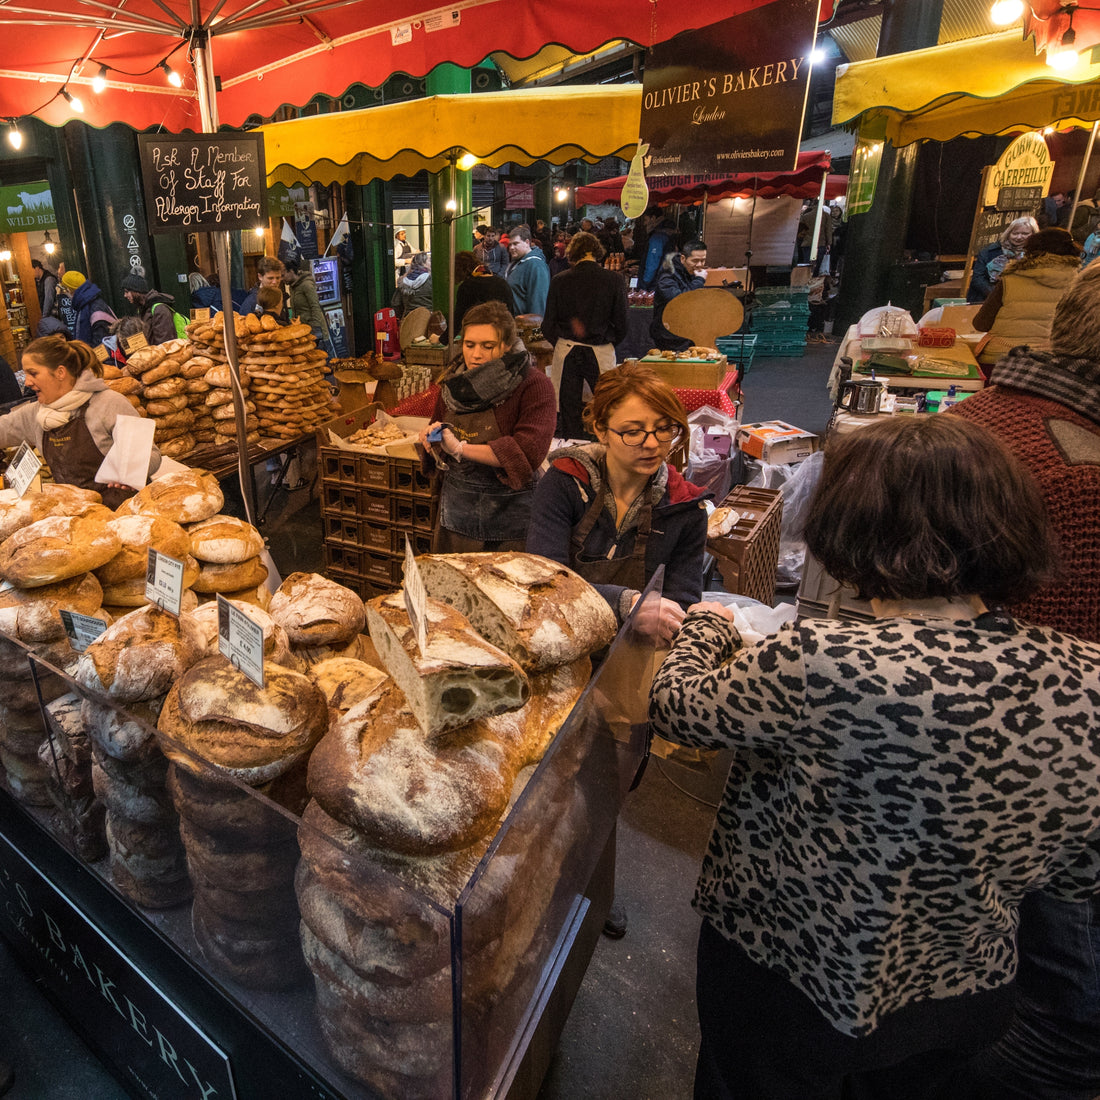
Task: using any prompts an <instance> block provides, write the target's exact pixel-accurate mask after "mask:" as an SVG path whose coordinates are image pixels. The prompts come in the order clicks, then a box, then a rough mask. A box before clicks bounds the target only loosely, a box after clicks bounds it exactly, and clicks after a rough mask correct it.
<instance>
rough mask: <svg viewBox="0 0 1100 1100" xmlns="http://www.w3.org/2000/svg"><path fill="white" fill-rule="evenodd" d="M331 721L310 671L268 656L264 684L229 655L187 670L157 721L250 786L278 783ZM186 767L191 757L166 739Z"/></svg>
mask: <svg viewBox="0 0 1100 1100" xmlns="http://www.w3.org/2000/svg"><path fill="white" fill-rule="evenodd" d="M327 727H328V708H327V707H326V706H325V697H324V696H323V695H322V694H321V691H320V689H319V688H318V687H317V686H316V685H315V684H314V683H313V682H312V681H310V680H309V679H308V678H307V677H305V676H302V675H301V674H300V673H297V672H291V671H290V670H289V669H285V668H282V667H281V666H279V665H275V664H271V663H270V662H265V663H264V687H262V688H261V687H259V686H258V685H257V684H254V683H253V682H252V681H251V680H250V679H249V678H248V677H247V676H245V675H244V673H243V672H240V671H238V670H237V669H236V668H234V667H233V665H231V664H230V663H229V661H227V660H226V659H225V658H224V657H221V656H218V657H207V658H206V659H205V660H202V661H199V663H198V664H196V665H195V666H194V667H192V668H191V669H189V670H188V671H187V672H186V673H184V674H183V675H182V676H181V677H180V679H179V680H178V681H177V682H176V683H175V684H174V685H173V687H172V690H171V691H170V692H169V693H168V698H167V699H165V701H164V709H163V710H162V711H161V714H160V721H159V723H158V724H157V728H158V729H159V730H160V731H162V732H163V733H166V734H167V735H168V736H169V737H171V738H172V739H173V740H174V741H176V742H178V743H179V744H180V745H182V746H183V747H184V748H186V749H188V750H189V751H190V752H193V753H195V754H196V755H197V756H200V757H202V758H203V759H204V760H208V761H209V762H210V763H212V764H216V765H217V766H218V767H220V768H223V769H224V770H225V771H227V772H228V773H229V774H230V775H232V776H233V777H234V778H236V779H239V780H240V781H241V782H242V783H248V784H249V785H250V786H257V785H259V784H261V783H267V782H270V781H271V780H272V779H274V778H275V777H276V776H278V775H282V774H283V773H284V772H286V771H289V770H290V769H291V768H292V767H293V766H294V765H295V764H296V763H297V762H298V761H299V760H301V759H303V758H304V757H305V756H306V755H308V753H309V752H310V750H311V749H312V748H313V746H314V745H316V744H317V742H318V740H320V738H321V736H322V735H323V734H324V732H325V730H326V729H327ZM161 748H162V749H163V751H164V753H165V755H167V756H168V757H169V758H171V759H172V760H173V762H174V763H176V764H178V765H179V766H181V767H183V768H194V766H195V764H194V762H193V761H192V760H191V758H190V757H189V756H185V755H184V754H182V753H180V752H178V751H177V750H176V748H175V746H174V745H172V744H170V743H169V742H168V741H166V740H164V741H162V744H161Z"/></svg>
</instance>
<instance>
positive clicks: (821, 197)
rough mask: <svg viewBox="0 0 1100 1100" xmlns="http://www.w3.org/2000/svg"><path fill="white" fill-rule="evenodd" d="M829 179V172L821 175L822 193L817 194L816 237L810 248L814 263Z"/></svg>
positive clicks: (811, 258) (811, 259) (811, 261)
mask: <svg viewBox="0 0 1100 1100" xmlns="http://www.w3.org/2000/svg"><path fill="white" fill-rule="evenodd" d="M828 181H829V173H828V172H826V173H825V175H823V176H822V177H821V193H820V194H819V195H818V196H817V214H816V216H815V217H814V239H813V244H812V247H811V248H810V263H811V264H813V263H814V262H815V261H816V260H817V242H818V238H819V237H820V236H821V214H822V211H823V210H824V209H825V185H826V183H828Z"/></svg>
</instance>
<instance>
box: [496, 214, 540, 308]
mask: <svg viewBox="0 0 1100 1100" xmlns="http://www.w3.org/2000/svg"><path fill="white" fill-rule="evenodd" d="M508 255H509V256H511V257H512V266H511V267H509V268H508V276H507V278H508V285H509V286H510V287H511V288H512V297H513V298H515V300H516V315H517V316H521V315H523V314H525V313H534V314H537V315H538V316H539V317H541V316H542V315H543V314H544V313H545V312H546V294H547V291H549V289H550V268H549V267H547V265H546V257H545V256H544V255H543V254H542V249H541V248H536V247H534V244H533V238H532V236H531V230H530V228H529V227H528V226H526V225H517V226H516V227H515V229H513V230H512V232H511V233H510V234H509V236H508Z"/></svg>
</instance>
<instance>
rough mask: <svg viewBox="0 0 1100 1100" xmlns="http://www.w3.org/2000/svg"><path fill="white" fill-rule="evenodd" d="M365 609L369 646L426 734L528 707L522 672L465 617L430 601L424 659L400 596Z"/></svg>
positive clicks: (382, 598)
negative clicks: (368, 630) (379, 659)
mask: <svg viewBox="0 0 1100 1100" xmlns="http://www.w3.org/2000/svg"><path fill="white" fill-rule="evenodd" d="M366 608H367V625H368V626H369V628H370V636H371V641H372V642H373V643H374V647H375V649H376V650H377V651H378V654H379V656H380V657H381V658H382V661H383V663H384V664H385V667H386V671H387V672H388V673H389V674H390V676H392V677H393V679H394V682H395V683H396V684H397V686H398V687H400V688H401V690H402V691H403V692H404V694H405V701H406V702H407V704H408V706H409V709H410V710H411V711H412V712H413V715H414V716H415V717H416V720H417V722H419V723H420V728H421V729H422V730H423V731H424V732H425V733H426V734H428V735H432V734H436V733H439V732H440V731H442V730H445V729H452V728H454V727H455V726H462V725H465V724H466V723H467V722H472V721H474V720H475V719H477V718H487V717H489V716H490V715H492V714H501V713H503V712H504V711H508V710H517V709H518V708H519V707H521V706H523V704H524V703H526V702H527V697H528V686H527V676H526V675H525V673H524V671H523V669H521V668H520V667H519V665H517V664H516V662H515V661H513V660H512V659H511V657H509V656H508V655H507V654H506V653H504V652H502V651H501V650H499V649H497V647H496V646H494V645H490V644H489V643H488V642H487V641H485V640H484V639H483V638H482V637H481V636H480V635H479V634H478V633H477V632H476V631H474V629H473V628H472V627H471V626H470V623H469V621H468V620H467V619H466V617H465V616H464V615H463V614H462V613H461V612H459V611H456V610H455V609H454V608H452V607H449V606H448V605H447V604H444V603H440V602H439V601H438V600H428V601H427V607H426V610H427V621H426V624H425V631H426V635H427V651H426V652H425V653H421V652H420V648H419V646H418V644H417V638H416V631H415V630H414V628H413V626H412V623H411V622H410V621H409V616H408V613H407V611H406V610H405V600H404V597H403V596H402V594H401V593H400V592H394V593H391V594H390V595H388V596H379V597H377V598H376V599H373V600H371V601H370V602H369V603H368V604H367V605H366Z"/></svg>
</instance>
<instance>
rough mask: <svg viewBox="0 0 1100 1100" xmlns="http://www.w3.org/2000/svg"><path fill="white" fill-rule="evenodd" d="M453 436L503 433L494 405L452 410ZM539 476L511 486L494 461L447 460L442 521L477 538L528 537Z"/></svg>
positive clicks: (482, 437) (484, 438) (486, 437)
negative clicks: (468, 410)
mask: <svg viewBox="0 0 1100 1100" xmlns="http://www.w3.org/2000/svg"><path fill="white" fill-rule="evenodd" d="M450 423H451V424H452V425H453V431H454V434H455V436H456V437H457V438H458V439H460V440H465V441H466V442H467V443H490V442H492V440H494V439H499V438H500V425H499V424H498V423H497V418H496V413H495V412H494V411H493V410H492V409H484V410H482V411H481V412H475V413H454V414H452V417H451V420H450ZM534 494H535V479H534V478H532V479H531V483H530V485H528V486H526V487H525V488H523V489H512V488H511V487H510V486H508V485H505V484H504V482H502V481H501V480H500V478H499V477H498V476H497V469H496V467H494V466H486V465H484V464H483V463H481V462H458V461H451V462H449V464H448V466H447V469H446V471H445V472H444V474H443V485H442V488H441V489H440V494H439V525H440V526H441V527H445V528H446V529H447V530H448V531H454V532H455V533H456V534H459V535H463V536H465V537H466V538H468V539H475V540H477V541H478V542H482V543H486V542H492V543H499V542H509V541H514V540H519V541H520V542H522V541H523V540H525V539H526V538H527V528H528V526H529V524H530V522H531V499H532V497H533V496H534Z"/></svg>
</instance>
